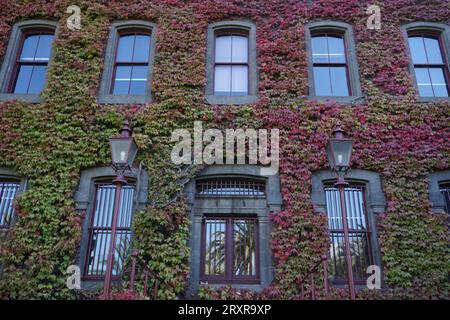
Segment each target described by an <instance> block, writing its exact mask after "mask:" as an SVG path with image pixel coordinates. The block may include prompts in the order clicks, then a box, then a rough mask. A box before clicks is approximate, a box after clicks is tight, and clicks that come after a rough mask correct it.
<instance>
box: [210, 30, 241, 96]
mask: <svg viewBox="0 0 450 320" xmlns="http://www.w3.org/2000/svg"><path fill="white" fill-rule="evenodd" d="M227 36H229V37H232V36H241V37H242V36H244V37H246V38H247V63H243V62H216V43H217V38H218V37H227ZM231 50H233V48H231ZM231 53H233V51H231ZM213 59H214V62H213V90H214V91H213V93H214V95H217V93H216V91H215V87H216V66H230V67H231V68H232V67H233V66H246V67H247V93H246V94H244V95H233V94H232V91H230V94H227V95H223V96H225V97H227V96H237V97H239V96H247V95H249V94H250V36H249V32H248V31H247V30H242V29H232V28H230V29H219V30H216V31H214V57H213ZM232 78H233V77H232V76H231V77H230V90H231V88H232Z"/></svg>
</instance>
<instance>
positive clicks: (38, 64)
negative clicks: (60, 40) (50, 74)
mask: <svg viewBox="0 0 450 320" xmlns="http://www.w3.org/2000/svg"><path fill="white" fill-rule="evenodd" d="M53 38H54V36H53V35H52V34H44V33H43V34H29V35H27V36H26V37H25V38H24V40H23V45H22V48H21V51H20V55H19V59H18V61H17V66H16V74H15V83H14V86H13V89H12V92H13V93H18V94H39V93H41V91H42V90H43V89H44V84H45V79H46V76H47V66H48V62H49V61H50V56H51V50H52V42H53Z"/></svg>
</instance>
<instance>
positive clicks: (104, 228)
mask: <svg viewBox="0 0 450 320" xmlns="http://www.w3.org/2000/svg"><path fill="white" fill-rule="evenodd" d="M115 191H116V186H115V185H113V184H110V183H98V184H96V199H95V207H94V209H93V210H94V211H93V214H92V216H91V221H90V227H89V244H88V248H89V250H88V251H87V256H86V264H85V266H86V267H85V271H84V275H85V277H86V278H92V279H103V278H104V277H105V272H106V264H107V259H108V250H109V246H110V242H111V229H112V215H113V211H114V196H115ZM134 191H135V186H134V185H126V186H123V187H122V190H121V194H120V201H119V206H120V208H119V216H118V220H117V234H116V244H115V250H114V263H113V270H112V274H113V277H114V276H115V277H118V276H120V274H121V271H122V267H123V263H124V262H125V260H126V258H127V256H128V254H129V250H130V246H131V222H132V212H133V196H134Z"/></svg>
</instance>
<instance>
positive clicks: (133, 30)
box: [108, 28, 153, 95]
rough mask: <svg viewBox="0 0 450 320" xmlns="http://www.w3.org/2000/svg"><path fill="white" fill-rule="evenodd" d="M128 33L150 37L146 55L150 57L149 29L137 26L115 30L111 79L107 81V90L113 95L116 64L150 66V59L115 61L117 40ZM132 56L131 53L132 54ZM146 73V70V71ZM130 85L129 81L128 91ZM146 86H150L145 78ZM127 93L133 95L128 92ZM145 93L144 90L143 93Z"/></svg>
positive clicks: (151, 38) (151, 36) (150, 35)
mask: <svg viewBox="0 0 450 320" xmlns="http://www.w3.org/2000/svg"><path fill="white" fill-rule="evenodd" d="M128 35H135V36H136V35H146V36H149V37H150V43H149V52H148V55H149V57H150V54H151V48H152V41H153V35H152V31H151V30H149V29H139V28H129V29H123V30H118V31H117V39H116V43H115V49H114V60H113V66H112V69H113V70H112V74H111V79H110V81H109V89H108V92H109V94H111V95H115V94H114V93H113V91H114V81H115V78H116V70H117V67H118V66H130V67H134V66H146V67H147V68H149V67H150V61H149V60H147V61H146V62H133V61H128V62H123V61H117V53H118V51H119V41H120V38H121V37H123V36H128ZM133 53H134V47H133ZM132 56H133V55H132ZM147 74H148V72H147ZM130 86H131V81H130V84H129V87H128V92H130ZM146 86H150V80H149V79H147V81H146ZM146 91H147V90H146ZM127 95H133V94H130V93H128V94H127ZM142 95H145V92H144V94H142Z"/></svg>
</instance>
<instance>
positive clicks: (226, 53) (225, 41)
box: [215, 36, 231, 62]
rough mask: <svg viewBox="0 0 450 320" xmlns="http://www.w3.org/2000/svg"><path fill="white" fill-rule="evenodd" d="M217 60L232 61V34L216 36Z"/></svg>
mask: <svg viewBox="0 0 450 320" xmlns="http://www.w3.org/2000/svg"><path fill="white" fill-rule="evenodd" d="M215 51H216V54H215V55H216V62H231V36H219V37H216V48H215Z"/></svg>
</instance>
